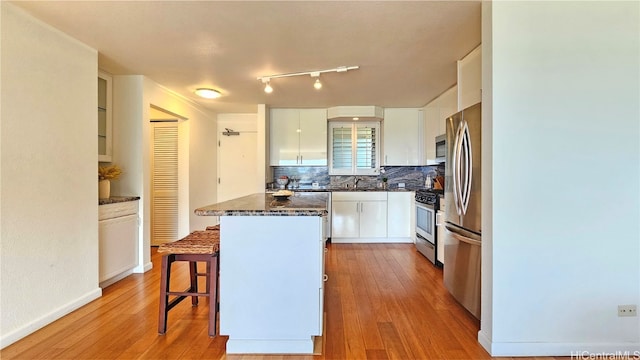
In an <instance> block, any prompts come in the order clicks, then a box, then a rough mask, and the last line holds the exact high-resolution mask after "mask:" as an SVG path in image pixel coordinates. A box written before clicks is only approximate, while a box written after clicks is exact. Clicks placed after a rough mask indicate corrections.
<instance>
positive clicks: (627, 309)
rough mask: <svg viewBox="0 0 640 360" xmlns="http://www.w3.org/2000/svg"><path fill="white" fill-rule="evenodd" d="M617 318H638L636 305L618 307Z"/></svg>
mask: <svg viewBox="0 0 640 360" xmlns="http://www.w3.org/2000/svg"><path fill="white" fill-rule="evenodd" d="M618 316H638V309H637V306H636V305H618Z"/></svg>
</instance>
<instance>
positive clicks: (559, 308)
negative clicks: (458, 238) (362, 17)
mask: <svg viewBox="0 0 640 360" xmlns="http://www.w3.org/2000/svg"><path fill="white" fill-rule="evenodd" d="M485 9H487V7H486V8H485ZM491 10H492V11H491V13H490V14H488V13H483V22H485V21H489V22H490V26H491V28H490V29H487V28H486V27H485V33H483V35H485V36H486V35H487V34H489V35H490V37H486V38H485V37H484V36H483V41H482V42H483V47H484V49H483V53H487V52H488V53H490V58H492V59H493V62H492V66H486V64H485V67H484V69H483V71H484V75H483V77H484V80H483V87H485V86H487V85H488V87H487V88H485V89H484V91H485V92H486V91H489V92H490V93H491V97H492V103H489V104H487V103H486V102H485V109H484V110H485V112H484V113H483V115H484V117H485V121H486V120H488V119H487V116H491V117H492V118H491V119H490V120H489V121H491V122H492V130H489V131H490V134H489V136H488V137H487V136H484V137H483V139H484V140H483V141H489V142H490V144H485V145H487V146H488V147H489V148H487V147H485V150H489V151H485V152H484V153H483V164H484V165H483V166H486V167H487V169H486V170H483V172H486V171H490V172H491V175H490V176H489V177H485V178H483V180H485V181H486V180H487V179H489V181H491V180H492V184H485V185H487V186H485V188H487V187H488V189H489V190H491V191H492V195H493V202H492V203H488V204H483V205H484V206H483V217H484V218H483V228H485V229H489V230H490V232H489V234H487V233H486V232H485V236H484V238H483V241H484V242H483V247H485V249H484V252H483V255H487V252H489V253H490V256H491V257H492V259H493V264H490V263H487V261H486V259H487V257H486V256H485V258H484V260H485V261H483V293H484V294H483V299H484V300H485V303H483V307H482V310H483V313H482V318H483V321H482V330H481V332H480V334H479V338H480V340H481V342H482V343H483V345H484V346H485V347H487V348H488V349H489V350H490V351H491V353H492V354H493V355H525V354H526V355H571V353H572V352H579V351H589V352H614V351H625V350H628V351H639V353H640V317H626V318H624V317H623V318H621V317H618V316H617V305H618V304H638V305H640V265H639V264H640V228H639V226H638V223H639V220H640V171H639V169H640V147H639V143H640V121H639V119H640V108H639V101H640V85H639V83H640V66H639V65H638V64H640V44H639V37H640V35H639V34H640V25H639V24H640V3H638V2H609V1H607V2H511V1H505V2H502V1H499V2H493V4H492V6H491ZM485 25H486V24H485ZM491 97H489V99H491ZM483 100H485V101H486V100H487V95H486V94H485V98H484V99H483ZM487 106H488V108H489V111H487ZM484 135H487V133H486V132H485V133H484ZM487 157H490V158H489V159H487ZM487 160H492V161H491V162H490V161H487ZM486 191H487V190H485V189H483V198H484V199H488V198H490V197H488V196H486V195H487V192H486ZM489 195H491V193H489ZM487 235H488V236H487ZM487 291H491V292H492V293H491V295H490V296H489V295H488V294H486V292H487ZM487 299H491V300H492V302H491V303H486V300H487ZM486 317H489V318H488V319H487V318H486Z"/></svg>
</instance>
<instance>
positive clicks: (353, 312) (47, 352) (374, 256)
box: [0, 244, 560, 360]
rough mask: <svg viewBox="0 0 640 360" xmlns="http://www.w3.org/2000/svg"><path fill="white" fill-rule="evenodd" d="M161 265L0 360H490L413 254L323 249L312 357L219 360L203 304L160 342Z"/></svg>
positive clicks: (438, 280)
mask: <svg viewBox="0 0 640 360" xmlns="http://www.w3.org/2000/svg"><path fill="white" fill-rule="evenodd" d="M159 260H160V257H159V255H157V254H156V253H155V249H154V250H152V262H153V265H154V267H153V270H152V271H149V272H147V273H145V274H134V275H131V276H129V277H127V278H125V279H123V280H121V281H120V282H118V283H116V284H114V285H112V286H109V287H107V288H105V289H104V290H103V296H102V297H101V298H100V299H97V300H95V301H93V302H91V303H90V304H88V305H86V306H84V307H82V308H80V309H78V310H76V311H75V312H73V313H71V314H69V315H67V316H65V317H63V318H62V319H59V320H58V321H56V322H54V323H52V324H50V325H49V326H47V327H45V328H43V329H41V330H39V331H37V332H35V333H33V334H31V335H29V336H28V337H26V338H24V339H22V340H20V341H18V342H17V343H15V344H13V345H11V346H9V347H7V348H5V349H3V350H2V351H0V358H1V359H3V360H9V359H242V360H245V359H309V360H322V359H489V358H491V357H490V356H489V354H488V353H487V352H486V351H485V350H484V349H483V348H482V347H481V346H480V344H479V343H478V342H477V340H476V338H477V333H478V329H479V322H478V321H477V320H476V319H474V318H473V317H472V316H471V315H470V314H469V313H468V312H467V311H466V310H465V309H464V308H462V307H461V306H460V305H459V304H458V303H456V301H455V300H454V299H453V298H452V297H451V296H450V295H449V293H448V292H447V291H446V289H445V288H444V286H443V284H442V270H440V269H437V268H435V267H434V266H433V265H432V264H430V263H429V262H428V261H427V260H426V259H425V258H424V257H422V256H421V255H420V254H419V253H417V252H416V251H415V248H414V247H413V246H412V245H408V244H375V245H373V244H357V245H356V244H330V245H329V251H328V254H327V265H326V270H327V271H326V272H327V274H328V275H329V280H328V281H327V283H326V290H325V296H326V297H325V311H326V318H325V319H326V323H325V327H326V335H325V337H324V339H323V340H324V341H323V352H322V355H319V356H248V355H244V356H242V355H226V354H225V342H226V339H227V338H226V337H225V336H217V337H215V338H209V337H208V335H207V306H206V304H207V301H208V300H207V299H206V298H201V302H200V306H197V307H191V303H190V301H189V300H185V301H183V302H182V303H181V304H180V305H178V306H177V307H176V308H174V309H173V310H171V312H170V313H169V323H168V328H167V334H166V335H164V336H161V335H158V333H157V319H158V297H159V296H158V292H159V286H160V276H159V269H160V266H159ZM176 269H178V268H177V267H176ZM182 270H183V271H181V273H185V274H186V273H188V271H187V269H186V267H184V268H182ZM178 271H180V270H178ZM174 274H175V273H174ZM178 282H180V283H184V284H185V285H186V284H187V277H186V276H175V275H174V277H172V283H173V284H177V283H178ZM180 287H182V286H180ZM518 359H522V358H518ZM547 359H560V358H547Z"/></svg>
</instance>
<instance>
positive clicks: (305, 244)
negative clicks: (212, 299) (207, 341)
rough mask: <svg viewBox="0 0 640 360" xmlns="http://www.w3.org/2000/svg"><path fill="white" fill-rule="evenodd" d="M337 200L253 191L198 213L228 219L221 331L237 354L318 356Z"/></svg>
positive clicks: (223, 237)
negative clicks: (328, 227) (328, 237)
mask: <svg viewBox="0 0 640 360" xmlns="http://www.w3.org/2000/svg"><path fill="white" fill-rule="evenodd" d="M328 200H329V198H328V196H327V195H326V194H322V193H306V194H302V193H296V194H295V195H294V196H291V197H290V198H289V199H286V200H282V201H281V200H277V199H276V198H274V197H273V195H272V194H264V193H262V194H253V195H248V196H245V197H241V198H238V199H234V200H229V201H225V202H221V203H218V204H213V205H209V206H205V207H202V208H199V209H196V210H195V214H196V215H200V216H220V334H223V335H228V336H229V340H228V341H227V353H229V354H248V353H254V354H256V353H258V354H312V353H314V340H315V337H316V336H321V335H322V322H323V306H324V301H323V298H324V248H325V236H324V222H325V221H326V215H327V202H328Z"/></svg>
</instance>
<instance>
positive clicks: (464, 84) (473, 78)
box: [458, 45, 482, 111]
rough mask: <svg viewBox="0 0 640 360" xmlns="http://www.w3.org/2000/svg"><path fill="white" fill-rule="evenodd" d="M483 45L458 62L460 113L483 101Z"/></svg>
mask: <svg viewBox="0 0 640 360" xmlns="http://www.w3.org/2000/svg"><path fill="white" fill-rule="evenodd" d="M481 49H482V48H481V45H480V46H478V47H477V48H475V49H473V51H471V52H470V53H469V54H468V55H467V56H465V57H464V58H462V59H460V60H458V111H461V110H464V109H466V108H468V107H469V106H471V105H474V104H477V103H479V102H480V101H482V50H481Z"/></svg>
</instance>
